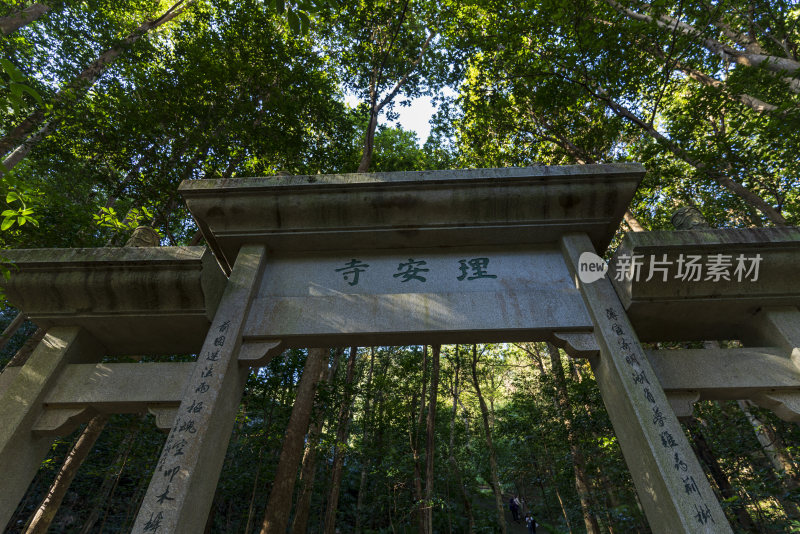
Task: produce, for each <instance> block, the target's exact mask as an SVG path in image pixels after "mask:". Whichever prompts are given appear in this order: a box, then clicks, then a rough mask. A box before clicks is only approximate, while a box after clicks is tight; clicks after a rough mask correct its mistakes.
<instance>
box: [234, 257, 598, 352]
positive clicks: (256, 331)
mask: <svg viewBox="0 0 800 534" xmlns="http://www.w3.org/2000/svg"><path fill="white" fill-rule="evenodd" d="M401 254H402V255H401ZM354 259H355V260H358V261H357V262H356V263H353V260H354ZM476 259H478V260H481V262H483V261H485V264H484V263H472V264H470V262H471V261H474V260H476ZM347 265H360V266H361V267H360V268H359V271H360V272H358V273H355V272H353V269H352V268H348V267H347ZM410 268H413V269H419V270H418V271H414V270H410ZM412 274H413V276H412ZM356 276H357V277H358V278H357V279H356ZM459 278H460V279H459ZM470 278H472V279H470ZM353 282H356V283H355V284H354V283H353ZM591 328H592V324H591V321H590V320H589V317H588V314H587V312H586V308H585V306H584V304H583V300H582V298H581V296H580V293H579V292H578V290H577V289H576V288H575V285H574V284H573V283H572V281H571V279H570V275H569V271H568V270H567V266H566V264H565V263H564V258H563V256H562V254H561V253H560V252H559V251H558V250H555V249H547V248H541V247H538V248H521V247H517V248H512V249H496V248H495V249H480V250H476V249H456V250H455V251H453V250H450V249H445V248H438V249H412V250H404V251H402V252H400V253H394V254H391V253H383V254H381V253H376V252H374V251H355V252H352V253H347V254H342V253H339V254H335V255H332V254H304V255H301V254H296V255H277V256H273V257H271V258H270V259H269V260H268V261H267V267H266V269H265V270H264V277H263V279H262V281H261V285H260V289H259V292H258V295H257V297H256V299H255V300H254V302H253V306H252V308H251V310H250V313H249V315H248V319H247V323H246V326H245V340H247V341H254V340H258V339H273V338H276V339H280V340H282V341H283V343H284V346H285V347H319V346H335V345H337V344H346V345H353V344H356V345H378V344H392V343H397V344H400V343H404V344H408V343H469V342H493V341H531V340H544V339H548V338H549V336H550V334H551V332H553V331H572V332H576V331H584V332H587V333H588V332H591Z"/></svg>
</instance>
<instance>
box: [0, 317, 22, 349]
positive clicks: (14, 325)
mask: <svg viewBox="0 0 800 534" xmlns="http://www.w3.org/2000/svg"><path fill="white" fill-rule="evenodd" d="M25 319H27V317H26V315H25V314H24V313H22V312H19V313H18V314H17V315H16V317H14V319H13V320H12V321H11V322H10V323H9V324H8V326H7V327H6V329H5V330H3V333H2V334H0V350H3V349H4V348H6V345H8V342H9V340H11V338H12V337H14V334H16V333H17V330H19V328H20V327H21V326H22V324H23V323H24V322H25Z"/></svg>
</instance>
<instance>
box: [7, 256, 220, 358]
mask: <svg viewBox="0 0 800 534" xmlns="http://www.w3.org/2000/svg"><path fill="white" fill-rule="evenodd" d="M3 255H4V257H6V258H8V259H9V260H11V261H13V262H14V263H15V265H16V268H15V269H14V272H13V275H12V276H11V278H10V280H8V281H5V282H3V283H2V285H3V286H4V289H5V292H6V295H7V297H8V300H9V302H11V303H12V304H13V305H14V306H15V307H17V308H19V309H21V310H25V313H26V314H28V316H29V318H30V319H31V320H32V321H34V322H35V323H36V324H38V325H39V326H41V327H43V328H50V327H52V326H57V325H69V326H81V327H83V328H85V329H86V330H87V331H88V332H90V333H91V334H92V335H93V336H94V337H95V338H97V339H98V340H99V341H100V342H101V343H103V344H104V345H105V346H106V347H107V349H108V353H109V354H133V355H136V354H176V353H191V352H196V351H197V350H198V349H199V348H200V346H201V344H202V342H203V339H204V337H205V334H206V331H207V330H208V326H209V324H210V322H211V318H212V317H213V316H214V312H215V310H216V307H217V304H218V302H219V298H220V296H221V295H222V290H223V288H224V286H225V281H226V278H225V276H224V275H223V273H222V272H221V271H220V269H219V267H218V266H217V265H216V262H215V260H214V258H213V256H212V255H211V253H210V252H209V251H208V250H207V249H206V248H205V247H158V248H97V249H38V250H7V251H3Z"/></svg>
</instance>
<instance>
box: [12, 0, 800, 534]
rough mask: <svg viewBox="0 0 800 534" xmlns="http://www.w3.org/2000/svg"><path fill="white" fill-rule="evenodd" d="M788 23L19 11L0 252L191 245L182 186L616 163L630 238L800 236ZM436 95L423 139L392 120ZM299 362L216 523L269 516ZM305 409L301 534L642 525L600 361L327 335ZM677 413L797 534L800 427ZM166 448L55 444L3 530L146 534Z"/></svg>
mask: <svg viewBox="0 0 800 534" xmlns="http://www.w3.org/2000/svg"><path fill="white" fill-rule="evenodd" d="M798 24H800V7H798V5H797V3H796V2H791V1H785V0H772V1H764V0H752V1H744V0H723V1H713V0H677V1H673V0H663V1H655V0H654V1H653V2H652V3H645V2H643V1H634V0H618V1H617V0H522V1H520V2H514V3H510V2H498V1H495V0H464V1H453V0H440V1H436V2H434V1H428V0H420V1H412V0H359V1H354V2H346V3H345V2H342V3H339V2H338V1H337V0H316V1H315V0H306V1H303V2H294V1H291V0H290V1H288V2H287V1H285V0H271V1H267V2H261V1H257V0H243V1H231V0H179V1H177V2H174V1H173V0H168V1H162V0H84V1H77V0H52V1H45V2H29V1H10V2H6V3H4V5H3V6H0V32H2V34H3V38H2V41H0V48H1V49H2V55H1V57H2V59H0V67H1V68H2V73H0V109H2V112H3V113H2V118H1V122H0V135H1V136H2V137H1V138H0V157H2V165H3V166H2V169H0V172H2V183H0V188H2V191H1V193H2V195H0V197H1V198H2V200H3V201H4V206H3V207H2V209H3V211H2V214H1V218H2V223H0V227H1V230H0V246H2V247H3V248H38V247H100V246H121V245H122V244H124V242H125V241H126V239H127V237H128V236H129V235H130V232H131V231H132V229H133V228H135V227H136V226H138V225H141V224H146V225H151V226H153V227H154V228H156V229H157V230H158V232H159V233H160V235H161V236H162V241H163V244H165V245H179V244H202V236H201V235H199V233H198V232H197V229H196V227H195V225H194V222H193V221H192V219H191V217H190V216H189V215H188V212H187V211H186V209H185V207H184V205H183V203H182V202H181V200H180V198H179V196H178V195H177V186H178V184H179V183H180V182H181V181H182V180H191V179H200V178H204V179H230V178H237V177H244V176H261V175H275V174H278V175H281V174H316V173H341V172H372V171H396V170H423V169H450V168H468V167H469V168H472V167H502V166H512V165H513V166H524V165H540V164H546V165H559V164H576V163H578V164H580V163H592V162H598V163H603V162H616V161H638V162H641V163H643V164H644V165H645V166H646V167H647V170H648V173H647V175H646V177H645V180H644V182H643V183H642V185H641V187H640V188H639V190H638V192H637V194H636V197H635V199H634V201H633V203H632V204H631V206H630V209H629V211H628V213H626V215H625V221H624V223H623V224H622V226H621V227H620V230H619V233H618V236H617V240H615V243H616V242H618V238H619V237H620V236H621V235H623V234H624V233H625V232H629V231H647V230H657V229H670V224H669V220H670V215H671V214H672V213H673V212H674V210H675V209H676V208H678V207H680V206H687V205H694V206H697V207H698V208H699V209H700V210H701V212H702V213H703V215H704V216H705V218H706V219H707V220H708V221H709V223H710V224H711V225H712V226H715V227H720V228H727V227H763V226H785V225H797V224H798V222H800V209H799V206H798V204H800V188H798V185H799V182H798V171H799V170H800V158H799V157H798V153H799V149H800V136H799V135H798V131H800V51H799V50H798V46H800V30H799V29H798ZM345 94H348V95H351V96H350V99H351V100H352V99H353V98H356V99H357V100H358V102H359V103H358V105H356V106H349V105H347V104H345ZM445 95H452V96H445ZM421 96H429V97H432V98H433V101H434V102H435V103H436V105H437V106H438V110H439V111H438V113H437V114H436V115H435V117H434V118H433V119H432V135H431V136H430V137H429V138H428V139H427V141H426V142H425V143H424V144H423V145H420V142H419V140H418V139H417V138H416V136H415V135H414V133H413V132H409V131H406V130H403V129H402V128H401V127H398V126H396V125H393V124H394V122H395V119H396V118H397V111H398V109H400V108H401V107H403V106H408V105H409V104H410V102H411V101H412V100H413V99H415V98H419V97H421ZM613 246H614V245H613V244H612V248H613ZM12 268H13V267H12ZM16 313H17V312H16V310H13V309H11V308H8V307H6V308H5V309H4V310H3V311H2V322H3V325H2V326H5V325H8V324H9V323H11V322H12V320H13V319H14V317H15V316H16ZM38 334H40V332H37V330H36V327H35V325H32V324H30V323H24V324H22V327H21V328H20V329H19V330H17V331H16V333H15V334H14V335H13V336H12V337H11V339H10V340H9V339H3V342H4V343H5V348H4V350H3V352H2V355H0V364H1V365H2V366H5V365H6V364H7V363H8V362H9V361H11V360H12V359H14V360H15V362H16V364H19V363H20V362H21V361H24V358H25V355H26V351H27V352H29V349H30V345H31V343H32V342H33V341H34V340H35V339H36V336H37V335H38ZM26 340H28V342H27V343H26ZM735 342H736V340H730V341H729V343H735ZM676 346H686V345H685V344H684V345H676ZM660 348H667V347H665V346H662V347H660ZM191 358H192V355H175V356H174V357H173V359H183V360H186V359H191ZM309 359H310V358H309V356H308V353H307V352H306V351H289V352H287V353H285V354H284V355H283V356H281V357H280V358H276V359H275V360H274V361H273V362H272V363H270V364H269V365H268V366H267V367H265V368H263V369H260V370H258V371H255V370H254V371H253V373H252V375H251V377H250V380H249V383H248V387H247V390H246V393H245V395H244V398H243V400H242V404H241V409H240V411H239V415H238V417H237V424H236V426H235V430H234V433H233V436H232V438H231V442H230V446H229V449H228V454H227V459H226V462H225V466H224V469H223V474H222V477H221V479H220V483H219V486H218V489H217V492H216V495H215V497H214V503H213V506H212V510H211V513H210V516H209V519H208V523H207V531H208V532H243V533H249V532H258V531H259V530H260V529H261V525H262V521H263V518H264V517H265V511H266V510H267V502H268V500H269V499H270V490H271V488H272V486H273V484H274V483H275V476H276V470H277V467H278V461H279V456H280V451H281V446H282V441H283V437H284V435H285V433H286V428H287V423H288V421H289V416H290V414H291V411H292V407H293V404H294V401H295V397H296V395H297V391H298V384H299V382H300V380H301V379H302V376H303V369H304V367H306V368H307V367H308V365H307V364H308V360H309ZM304 402H306V401H304ZM307 402H308V403H311V404H313V410H312V417H311V423H310V426H309V427H308V429H307V439H305V443H304V445H303V447H304V448H305V449H304V453H303V458H302V465H301V466H299V470H295V471H292V473H291V476H292V477H293V479H294V477H295V476H297V477H298V478H299V479H298V480H297V481H296V484H295V493H294V494H293V495H292V502H290V503H289V505H288V506H287V507H286V508H287V509H286V510H285V511H283V510H281V511H280V513H281V514H285V521H286V523H287V524H288V525H289V528H290V531H291V532H293V533H297V534H299V533H301V532H306V531H308V532H323V531H324V532H331V533H332V532H334V531H335V529H337V528H338V529H339V530H340V531H341V532H364V533H367V532H497V531H502V532H507V531H515V530H514V529H515V528H518V527H516V526H515V525H513V524H510V525H509V526H506V520H507V519H508V517H509V516H508V515H507V512H506V513H504V510H503V509H502V504H503V503H507V500H508V498H509V497H510V496H511V495H514V494H518V495H520V496H522V497H523V499H524V501H525V502H526V503H527V506H526V510H527V509H531V510H532V511H533V512H534V513H535V515H536V516H537V518H538V521H539V523H540V524H542V525H543V527H544V528H546V529H548V530H550V531H552V532H583V531H588V532H649V527H648V526H647V523H646V520H645V518H644V517H643V514H642V511H641V507H640V506H639V503H638V501H637V498H636V495H635V492H634V490H633V488H632V484H631V480H630V476H629V474H628V472H627V468H626V467H625V463H624V461H623V458H622V456H621V453H620V450H619V447H618V445H617V442H616V438H615V436H614V433H613V431H612V429H611V427H610V423H609V420H608V417H607V415H606V413H605V409H604V407H603V404H602V400H601V399H600V397H599V393H598V391H597V387H596V384H595V382H594V379H593V376H592V373H591V370H590V369H589V367H588V364H587V363H586V362H585V361H582V360H572V359H568V358H567V357H566V356H565V355H563V354H561V353H559V351H558V350H557V349H555V348H554V347H552V346H548V345H545V344H536V343H521V344H505V345H478V346H445V347H441V348H440V347H419V346H408V347H373V348H358V349H356V350H352V351H349V350H348V351H345V350H341V349H331V350H330V351H329V352H327V353H326V354H325V369H324V371H323V372H322V373H320V380H319V384H318V386H317V387H316V396H315V397H313V398H312V399H310V400H308V401H307ZM310 407H311V405H309V408H310ZM684 429H685V431H686V433H687V436H688V437H689V440H690V443H691V444H692V446H693V447H694V449H695V452H696V453H697V454H698V456H699V458H700V459H701V464H702V465H703V467H704V469H705V470H706V473H707V475H708V477H709V480H710V482H711V484H712V487H713V488H714V489H715V491H716V492H717V494H718V497H719V498H720V500H721V501H722V502H723V506H724V508H725V511H726V514H728V519H729V520H730V521H731V524H732V525H733V526H734V529H735V530H736V531H737V532H789V531H792V530H794V531H800V508H799V507H798V502H800V490H799V489H798V488H799V487H800V471H798V468H797V459H798V455H799V454H800V447H799V446H800V429H798V426H797V425H793V424H788V423H785V422H783V421H781V420H779V419H777V418H776V417H775V416H774V415H773V414H772V413H771V412H768V411H765V410H761V409H759V408H757V407H755V406H753V405H752V404H750V403H748V402H746V401H740V402H727V403H725V402H703V403H698V405H697V406H696V410H695V416H694V418H692V419H691V420H690V421H688V422H686V423H685V424H684ZM303 433H304V434H305V433H306V430H305V429H304V430H303ZM164 438H165V435H164V434H162V433H160V432H159V431H157V430H156V429H155V426H154V424H153V422H152V419H151V418H150V417H147V416H140V415H120V416H114V417H111V418H110V419H109V420H107V421H105V420H98V421H93V422H92V423H90V424H89V425H88V426H87V427H85V428H81V429H79V430H77V431H76V432H75V433H74V434H73V435H71V436H67V437H65V438H63V439H60V440H58V441H57V443H56V444H55V445H54V447H53V449H52V451H51V453H50V456H49V457H48V459H47V460H46V461H45V462H44V464H43V466H42V469H41V470H40V471H39V473H38V475H37V477H36V479H35V480H34V482H33V483H32V485H31V487H30V489H29V491H28V493H27V495H26V497H25V498H24V500H23V502H22V503H21V504H20V507H19V509H18V510H17V512H16V514H15V516H14V519H13V521H12V523H11V525H10V527H9V529H8V530H7V532H45V531H47V530H48V528H49V529H50V531H51V532H82V533H87V532H101V531H102V532H127V531H129V529H130V527H131V525H132V521H133V519H134V517H135V513H136V511H137V509H138V506H139V503H140V500H141V498H142V496H143V493H144V491H145V489H146V487H147V483H148V481H149V479H150V476H151V474H152V471H153V468H154V466H155V463H156V459H157V457H158V454H159V452H160V449H161V446H162V445H163V442H164ZM87 440H88V441H87ZM87 443H88V446H87V445H86V444H87ZM81 444H83V445H81ZM81 446H83V449H81V448H80V447H81ZM87 455H88V456H87ZM84 457H85V459H84ZM76 458H77V460H76ZM70 459H71V461H72V463H70ZM65 460H67V462H66V463H65ZM81 464H82V465H81ZM78 466H80V469H77V467H78ZM70 470H72V472H71V473H70ZM65 472H66V474H67V475H69V476H64V474H65ZM298 473H299V474H298ZM72 477H74V479H72ZM66 479H70V481H71V483H69V482H65V480H66ZM498 502H499V503H500V504H501V506H500V507H498ZM59 504H60V506H59Z"/></svg>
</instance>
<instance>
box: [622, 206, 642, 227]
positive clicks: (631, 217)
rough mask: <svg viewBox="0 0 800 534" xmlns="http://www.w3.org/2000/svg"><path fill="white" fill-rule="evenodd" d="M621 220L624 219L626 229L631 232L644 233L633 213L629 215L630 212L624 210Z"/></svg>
mask: <svg viewBox="0 0 800 534" xmlns="http://www.w3.org/2000/svg"><path fill="white" fill-rule="evenodd" d="M623 218H624V219H625V222H626V223H627V224H628V227H629V228H630V229H631V231H633V232H644V226H642V223H640V222H639V219H637V218H636V217H634V215H633V213H631V210H625V215H623Z"/></svg>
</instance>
